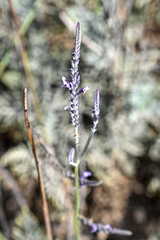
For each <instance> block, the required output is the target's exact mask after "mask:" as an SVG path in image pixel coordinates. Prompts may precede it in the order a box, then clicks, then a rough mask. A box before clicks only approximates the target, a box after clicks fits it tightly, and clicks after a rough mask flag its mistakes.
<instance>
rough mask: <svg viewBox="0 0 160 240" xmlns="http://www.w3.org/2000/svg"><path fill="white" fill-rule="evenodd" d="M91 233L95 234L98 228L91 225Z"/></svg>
mask: <svg viewBox="0 0 160 240" xmlns="http://www.w3.org/2000/svg"><path fill="white" fill-rule="evenodd" d="M91 228H92V229H91V233H95V232H97V230H98V228H97V225H96V224H92V225H91Z"/></svg>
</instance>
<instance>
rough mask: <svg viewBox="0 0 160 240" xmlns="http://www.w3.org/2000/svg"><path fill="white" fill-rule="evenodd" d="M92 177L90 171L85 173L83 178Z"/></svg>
mask: <svg viewBox="0 0 160 240" xmlns="http://www.w3.org/2000/svg"><path fill="white" fill-rule="evenodd" d="M90 176H92V173H91V172H89V171H83V174H82V176H81V178H86V177H90Z"/></svg>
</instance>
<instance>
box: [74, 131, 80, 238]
mask: <svg viewBox="0 0 160 240" xmlns="http://www.w3.org/2000/svg"><path fill="white" fill-rule="evenodd" d="M74 134H75V135H74V139H75V163H76V167H75V187H76V204H75V213H74V227H75V232H76V239H77V240H80V233H79V226H78V214H79V172H78V145H79V137H78V127H75V131H74Z"/></svg>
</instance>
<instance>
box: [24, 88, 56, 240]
mask: <svg viewBox="0 0 160 240" xmlns="http://www.w3.org/2000/svg"><path fill="white" fill-rule="evenodd" d="M24 114H25V123H26V128H27V131H28V136H29V140H30V144H31V147H32V151H33V155H34V158H35V163H36V167H37V172H38V180H39V186H40V190H41V195H42V205H43V214H44V221H45V226H46V232H47V237H48V240H53V238H52V231H51V225H50V220H49V211H48V206H47V200H46V195H45V190H44V185H43V178H42V171H41V167H40V163H39V159H38V154H37V151H36V147H35V144H34V139H33V135H32V131H31V128H30V123H29V119H28V108H27V89H25V90H24Z"/></svg>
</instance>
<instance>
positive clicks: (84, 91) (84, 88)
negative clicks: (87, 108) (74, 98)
mask: <svg viewBox="0 0 160 240" xmlns="http://www.w3.org/2000/svg"><path fill="white" fill-rule="evenodd" d="M88 90H89V87H88V85H87V86H85V87H83V88H81V89H80V90H79V92H78V95H79V94H80V93H82V92H83V95H84V94H85V93H86V92H87V91H88Z"/></svg>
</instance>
